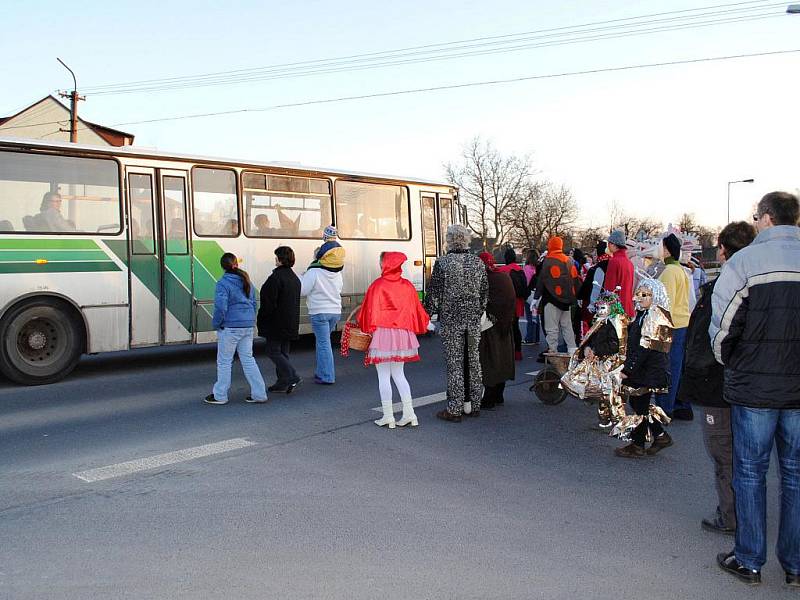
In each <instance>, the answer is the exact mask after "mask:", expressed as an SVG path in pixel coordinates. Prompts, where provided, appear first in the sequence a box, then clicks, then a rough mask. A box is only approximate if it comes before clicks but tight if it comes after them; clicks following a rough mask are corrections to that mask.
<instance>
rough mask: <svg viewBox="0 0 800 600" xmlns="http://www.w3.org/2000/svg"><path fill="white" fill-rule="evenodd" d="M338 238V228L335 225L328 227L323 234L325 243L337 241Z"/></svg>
mask: <svg viewBox="0 0 800 600" xmlns="http://www.w3.org/2000/svg"><path fill="white" fill-rule="evenodd" d="M337 237H339V232H337V231H336V227H334V226H333V225H328V226H327V227H326V228H325V231H323V232H322V240H323V241H325V242H327V241H330V240H335V239H336V238H337Z"/></svg>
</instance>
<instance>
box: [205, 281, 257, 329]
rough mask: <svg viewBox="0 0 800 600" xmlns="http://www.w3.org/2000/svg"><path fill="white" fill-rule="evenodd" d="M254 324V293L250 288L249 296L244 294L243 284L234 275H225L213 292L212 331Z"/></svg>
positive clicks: (251, 287)
mask: <svg viewBox="0 0 800 600" xmlns="http://www.w3.org/2000/svg"><path fill="white" fill-rule="evenodd" d="M255 322H256V291H255V289H253V286H252V285H251V286H250V296H249V297H248V296H245V294H244V282H243V281H242V278H241V277H239V276H238V275H236V274H235V273H225V274H224V275H223V276H222V277H221V278H220V280H219V281H218V282H217V287H216V289H215V291H214V315H213V317H212V319H211V326H212V327H213V328H214V329H225V328H226V327H231V328H241V327H252V326H253V325H255Z"/></svg>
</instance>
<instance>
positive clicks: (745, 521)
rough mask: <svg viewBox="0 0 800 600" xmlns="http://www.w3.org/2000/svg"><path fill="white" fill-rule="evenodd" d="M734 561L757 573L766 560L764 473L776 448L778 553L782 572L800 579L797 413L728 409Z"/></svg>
mask: <svg viewBox="0 0 800 600" xmlns="http://www.w3.org/2000/svg"><path fill="white" fill-rule="evenodd" d="M731 427H732V429H733V491H734V493H735V494H736V547H735V552H736V559H737V560H738V561H739V562H740V563H741V564H742V565H744V566H745V567H747V568H748V569H755V570H757V571H760V570H761V567H762V566H763V565H764V563H765V562H766V561H767V470H768V469H769V459H770V453H771V452H772V446H773V444H777V446H778V464H779V466H780V474H781V493H780V497H781V518H780V525H779V529H778V545H777V547H776V554H777V556H778V560H779V561H780V563H781V565H782V566H783V569H784V571H786V572H788V573H792V574H795V575H797V574H800V409H777V408H748V407H746V406H738V405H733V406H731Z"/></svg>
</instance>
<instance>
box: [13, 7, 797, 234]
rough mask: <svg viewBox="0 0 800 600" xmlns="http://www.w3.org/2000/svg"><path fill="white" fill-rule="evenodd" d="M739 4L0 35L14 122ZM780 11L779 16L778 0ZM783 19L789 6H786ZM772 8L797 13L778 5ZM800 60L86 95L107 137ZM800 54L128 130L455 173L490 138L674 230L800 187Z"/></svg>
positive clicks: (331, 17) (214, 147) (582, 52)
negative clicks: (470, 149)
mask: <svg viewBox="0 0 800 600" xmlns="http://www.w3.org/2000/svg"><path fill="white" fill-rule="evenodd" d="M723 3H725V2H724V0H720V1H718V2H716V3H715V2H712V1H710V0H705V1H703V0H675V1H671V2H664V1H661V2H656V1H652V0H643V1H640V2H635V3H634V2H621V1H614V0H611V1H606V2H593V3H587V2H576V1H571V0H569V1H559V2H555V1H552V2H544V1H530V0H528V1H521V0H515V1H511V0H495V1H493V2H474V1H471V0H460V1H458V2H456V1H447V2H436V3H431V2H425V1H417V0H413V1H406V2H399V3H398V2H393V3H390V2H375V1H371V2H368V1H348V0H338V1H336V2H332V1H330V2H326V1H316V2H302V3H296V4H290V3H286V2H281V3H273V2H227V3H220V2H203V1H197V0H195V1H193V2H184V1H169V2H167V1H165V0H161V1H160V2H156V1H152V0H143V1H137V2H127V1H118V2H113V3H110V2H107V1H104V2H95V1H87V2H82V3H73V4H69V3H63V2H36V1H31V2H25V3H22V2H19V3H14V5H13V6H6V7H5V10H4V18H3V25H2V31H3V35H2V36H0V55H2V56H3V68H2V73H1V74H0V81H1V82H2V88H3V90H4V92H5V93H4V94H3V96H2V98H0V115H2V114H5V115H7V114H11V113H12V112H14V111H15V110H17V109H19V108H22V107H23V106H25V105H26V104H28V103H31V102H33V101H35V100H37V99H39V98H40V97H42V96H44V95H46V94H47V93H50V92H52V91H53V90H54V89H56V88H62V89H68V88H71V85H72V80H71V78H70V76H69V73H67V72H66V71H65V70H64V69H63V67H61V65H59V64H58V63H57V62H56V59H55V57H56V56H60V57H61V58H62V59H64V60H65V61H66V62H67V64H69V65H70V66H71V67H72V68H73V69H74V70H75V72H76V73H77V76H78V87H79V89H81V88H84V87H86V88H88V87H90V86H97V85H103V84H109V83H117V82H125V81H134V80H140V79H151V78H160V77H170V76H180V75H192V74H200V73H207V72H213V71H225V70H232V69H241V68H248V67H258V66H265V65H273V64H280V63H288V62H295V61H301V60H313V59H318V58H329V57H336V56H345V55H353V54H360V53H365V52H375V51H382V50H391V49H395V48H403V47H408V46H416V45H422V44H429V43H436V42H447V41H453V40H459V39H465V38H473V37H482V36H492V35H503V34H509V33H517V32H524V31H532V30H538V29H542V28H547V27H560V26H571V25H578V24H581V23H588V22H594V21H600V20H608V19H615V18H624V17H634V16H638V15H644V14H648V13H657V12H663V11H672V10H680V9H685V8H696V7H702V6H710V5H714V4H723ZM769 4H771V5H773V4H777V3H769ZM786 4H787V5H788V4H789V2H787V3H786ZM772 10H775V11H776V12H782V10H783V9H780V8H773V9H772ZM798 48H800V15H790V16H784V17H779V18H773V19H767V20H763V21H754V22H749V23H739V24H728V25H721V26H717V27H708V28H701V29H689V30H684V31H675V32H663V33H656V34H650V35H646V36H634V37H628V38H621V39H615V40H605V41H595V42H590V43H582V44H573V45H566V46H556V47H551V48H544V49H530V50H523V51H519V52H512V53H506V54H496V55H489V56H481V57H471V58H462V59H456V60H450V61H442V62H429V63H424V64H414V65H404V66H395V67H389V68H383V69H375V70H365V71H355V72H343V73H336V74H325V75H318V76H314V77H303V78H296V79H284V80H273V81H264V82H252V83H247V84H239V85H230V86H225V87H208V88H195V89H188V90H181V91H169V92H159V93H155V92H154V93H147V94H126V95H106V96H92V95H88V98H87V101H86V102H82V103H81V105H80V111H81V115H82V116H84V117H85V118H87V119H88V120H91V121H95V122H98V123H101V124H105V125H113V124H115V123H124V122H128V121H136V120H142V119H148V118H158V117H163V116H171V115H180V114H190V113H200V112H210V111H220V110H233V109H239V108H248V107H264V106H271V105H275V104H283V103H292V102H301V101H305V100H311V99H320V98H330V97H339V96H348V95H354V94H364V93H373V92H384V91H391V90H400V89H409V88H418V87H428V86H436V85H446V84H454V83H462V82H468V81H481V80H490V79H502V78H512V77H520V76H526V75H538V74H548V73H557V72H564V71H577V70H586V69H593V68H601V67H614V66H622V65H628V64H640V63H649V62H663V61H673V60H683V59H691V58H699V57H707V56H721V55H732V54H746V53H755V52H765V51H774V50H788V49H798ZM798 73H800V53H798V54H789V55H783V56H779V57H764V58H752V59H743V60H737V61H729V62H723V63H719V62H718V63H707V64H700V65H679V66H672V67H665V68H657V69H641V70H634V71H627V72H623V73H600V74H595V75H585V76H578V77H569V78H561V79H544V80H538V81H527V82H522V83H514V84H505V85H499V86H490V87H478V88H466V89H460V90H449V91H437V92H430V93H424V94H416V95H405V96H397V97H389V98H377V99H370V100H360V101H351V102H342V103H336V104H325V105H319V106H311V107H295V108H287V109H281V110H276V111H270V112H263V113H251V114H242V115H229V116H219V117H213V118H206V119H196V120H185V121H171V122H164V123H153V124H139V125H126V126H120V129H123V130H126V131H130V132H131V133H134V134H135V135H136V143H137V145H142V146H150V147H158V148H159V149H161V150H174V151H178V152H188V153H197V154H205V155H219V156H234V157H244V158H253V159H259V160H283V161H299V162H302V163H304V164H309V165H329V166H336V167H343V168H349V169H354V170H361V171H371V172H380V173H396V174H410V175H417V176H422V177H429V178H435V179H440V178H442V177H443V169H442V163H443V162H445V161H448V160H452V159H455V158H457V157H458V154H459V151H460V147H461V145H462V144H463V143H464V142H465V141H466V140H468V139H469V138H471V137H472V136H474V135H476V134H480V135H482V136H484V137H486V138H491V139H492V140H493V141H494V142H495V144H496V145H497V146H498V147H499V148H501V149H502V150H505V151H508V152H518V153H530V154H532V155H533V157H534V164H535V165H536V167H537V168H538V169H539V170H540V171H541V173H542V175H543V176H545V177H548V178H551V179H552V180H554V181H556V182H559V183H561V182H563V183H565V184H567V185H569V186H570V187H571V188H572V189H573V191H574V192H575V195H576V198H577V200H578V202H579V204H580V206H581V209H582V211H583V220H584V223H585V224H590V223H591V224H595V225H599V224H605V223H606V222H607V217H606V213H607V206H608V204H609V203H610V202H611V201H612V200H616V201H618V202H619V203H620V204H621V205H622V206H624V207H625V208H626V209H627V210H628V211H630V212H632V213H638V214H641V215H650V216H652V217H655V218H657V219H660V220H663V221H664V222H667V221H671V220H677V218H678V216H679V215H680V213H682V212H694V213H695V214H696V215H697V217H698V219H699V220H700V221H701V222H704V223H707V224H709V225H720V224H722V223H723V222H724V219H725V200H726V182H727V181H729V180H734V179H744V178H749V177H754V178H755V179H756V183H755V184H752V185H746V184H740V185H738V186H733V190H732V195H731V215H732V217H733V218H746V217H747V216H748V215H749V214H750V213H751V206H752V203H753V202H754V201H755V200H757V199H758V197H760V195H762V194H763V193H765V192H766V191H769V190H771V189H773V188H784V189H792V190H793V189H795V188H798V187H800V169H798V164H800V161H799V160H798V158H800V157H799V156H798V150H797V148H798V141H799V140H800V113H798V110H797V107H798V97H800V77H798Z"/></svg>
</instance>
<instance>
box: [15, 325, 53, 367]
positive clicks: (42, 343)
mask: <svg viewBox="0 0 800 600" xmlns="http://www.w3.org/2000/svg"><path fill="white" fill-rule="evenodd" d="M60 329H61V328H60V327H59V326H58V325H57V324H56V323H54V322H52V321H51V320H50V319H41V318H40V319H33V320H31V321H28V322H27V323H26V324H25V325H24V326H23V327H22V329H21V330H20V332H19V334H18V335H17V350H18V351H19V354H20V355H21V357H22V358H23V359H24V360H25V361H26V362H28V363H31V364H37V365H42V364H49V363H50V362H52V361H53V360H55V359H56V358H57V357H58V355H59V341H60V339H61V337H62V336H61V335H60V333H61V332H60Z"/></svg>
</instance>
